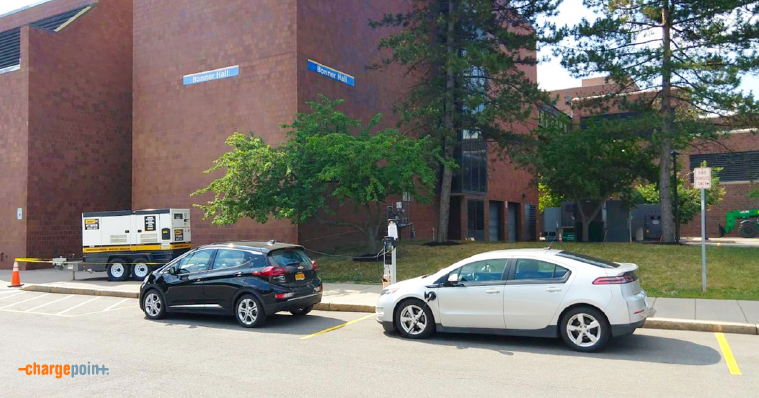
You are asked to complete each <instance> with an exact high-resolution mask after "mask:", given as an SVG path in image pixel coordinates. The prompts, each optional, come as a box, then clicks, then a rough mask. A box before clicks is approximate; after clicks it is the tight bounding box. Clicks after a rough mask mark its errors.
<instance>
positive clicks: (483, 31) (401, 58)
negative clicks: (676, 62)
mask: <svg viewBox="0 0 759 398" xmlns="http://www.w3.org/2000/svg"><path fill="white" fill-rule="evenodd" d="M558 2H559V0H516V1H492V0H409V3H410V7H409V9H408V10H404V11H401V12H397V13H394V14H393V13H389V14H386V15H385V16H384V17H383V18H382V19H381V20H379V21H370V25H371V26H372V27H374V28H391V29H393V33H392V34H390V35H389V36H387V37H385V38H384V39H382V40H381V42H380V45H379V47H380V50H387V49H389V50H390V52H391V54H392V55H391V56H389V57H387V58H385V59H383V60H382V62H380V63H378V64H375V65H372V66H370V68H374V69H383V68H385V67H388V66H390V65H391V64H398V65H401V67H402V68H404V69H405V71H406V76H407V77H409V78H410V79H409V80H410V86H411V88H410V90H409V91H408V93H407V94H406V95H405V97H404V98H403V99H402V100H401V101H400V102H399V103H398V104H396V110H397V111H398V112H399V113H400V115H401V116H402V123H405V124H406V126H407V127H408V128H407V129H406V132H407V133H408V134H412V135H414V136H417V137H424V136H430V137H432V139H433V140H434V141H435V142H437V143H438V144H439V145H440V147H441V148H442V149H443V150H442V153H443V156H442V159H441V162H440V168H441V169H442V178H441V179H440V182H439V184H438V190H437V191H438V194H439V198H440V202H439V217H438V228H437V231H438V233H437V237H436V239H437V241H444V240H446V239H447V237H448V219H449V215H450V193H451V183H452V180H453V173H454V168H455V167H456V163H455V161H454V159H455V153H456V149H457V147H458V146H459V145H460V142H461V141H462V140H464V139H467V140H479V141H480V142H482V143H483V145H487V144H485V143H495V144H496V145H492V146H490V147H494V148H498V150H499V152H502V154H506V153H507V152H508V150H509V149H511V147H512V144H513V143H514V142H516V141H518V140H519V139H520V136H521V135H522V134H520V132H519V128H520V126H522V127H521V128H522V129H523V128H524V127H523V126H524V122H526V121H529V120H534V118H535V113H536V112H535V111H536V109H537V106H538V105H539V104H542V103H545V102H547V101H548V100H549V98H548V96H547V93H545V92H544V91H541V90H540V89H539V88H538V85H537V82H536V81H535V80H534V77H531V76H530V74H529V73H526V72H529V70H530V69H531V68H534V67H535V65H536V61H537V60H536V48H537V45H538V43H540V42H541V41H542V40H544V38H546V37H548V36H547V35H545V34H544V33H545V32H547V31H548V30H549V29H550V28H551V26H550V25H547V24H543V25H541V24H540V23H539V22H538V18H539V17H541V16H546V15H553V13H554V12H555V9H556V7H557V4H558ZM515 126H516V127H515Z"/></svg>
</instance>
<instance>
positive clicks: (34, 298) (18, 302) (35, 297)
mask: <svg viewBox="0 0 759 398" xmlns="http://www.w3.org/2000/svg"><path fill="white" fill-rule="evenodd" d="M49 294H50V293H45V294H42V295H39V296H34V297H32V298H30V299H26V300H21V301H17V302H15V303H13V304H8V305H6V306H5V307H0V310H2V309H5V308H8V307H13V306H14V305H17V304H21V303H25V302H27V301H32V300H36V299H38V298H40V297H45V296H47V295H49Z"/></svg>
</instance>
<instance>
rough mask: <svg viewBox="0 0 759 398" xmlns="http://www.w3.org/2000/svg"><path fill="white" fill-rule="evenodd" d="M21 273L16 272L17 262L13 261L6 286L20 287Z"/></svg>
mask: <svg viewBox="0 0 759 398" xmlns="http://www.w3.org/2000/svg"><path fill="white" fill-rule="evenodd" d="M21 286H24V285H22V284H21V275H19V273H18V262H16V261H14V262H13V277H12V278H11V284H10V285H8V287H21Z"/></svg>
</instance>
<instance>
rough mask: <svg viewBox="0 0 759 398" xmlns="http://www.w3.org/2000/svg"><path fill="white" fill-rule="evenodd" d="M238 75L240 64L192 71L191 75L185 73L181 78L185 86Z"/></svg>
mask: <svg viewBox="0 0 759 398" xmlns="http://www.w3.org/2000/svg"><path fill="white" fill-rule="evenodd" d="M239 75H240V65H235V66H229V67H226V68H221V69H216V70H209V71H207V72H200V73H193V74H192V75H186V76H184V77H183V78H182V83H183V84H184V85H185V86H189V85H190V84H198V83H205V82H210V81H212V80H220V79H226V78H229V77H235V76H239Z"/></svg>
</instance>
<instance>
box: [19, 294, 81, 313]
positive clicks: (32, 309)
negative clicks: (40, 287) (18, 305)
mask: <svg viewBox="0 0 759 398" xmlns="http://www.w3.org/2000/svg"><path fill="white" fill-rule="evenodd" d="M71 297H74V296H73V295H70V296H66V297H64V298H62V299H58V300H53V301H48V302H47V303H45V304H42V305H38V306H36V307H33V308H29V309H28V310H26V311H24V312H32V311H34V310H36V309H37V308H42V307H44V306H46V305H50V304H53V303H57V302H59V301H63V300H66V299H67V298H71Z"/></svg>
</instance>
